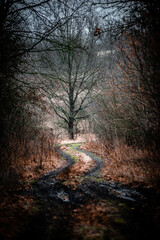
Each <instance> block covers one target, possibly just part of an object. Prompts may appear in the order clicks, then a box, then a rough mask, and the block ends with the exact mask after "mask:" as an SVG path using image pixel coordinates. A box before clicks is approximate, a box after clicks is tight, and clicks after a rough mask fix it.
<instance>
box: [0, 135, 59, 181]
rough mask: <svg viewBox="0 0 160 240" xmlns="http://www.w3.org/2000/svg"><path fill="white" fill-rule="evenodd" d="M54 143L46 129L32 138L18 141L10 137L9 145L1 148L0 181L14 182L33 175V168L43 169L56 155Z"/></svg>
mask: <svg viewBox="0 0 160 240" xmlns="http://www.w3.org/2000/svg"><path fill="white" fill-rule="evenodd" d="M55 143H56V139H55V137H54V136H53V135H52V134H50V133H49V132H47V131H46V132H42V133H40V134H39V135H38V136H37V137H36V138H35V139H34V140H28V139H27V138H26V139H23V141H20V140H19V139H17V138H16V137H12V139H10V142H9V145H8V146H6V147H5V148H4V147H3V148H1V161H0V183H1V184H3V185H5V184H9V185H10V184H12V183H13V184H15V183H16V182H17V181H18V180H19V179H20V178H21V177H23V176H25V177H27V176H33V175H34V173H33V172H34V171H35V170H38V169H43V167H44V166H45V164H46V162H47V161H50V159H51V157H52V158H53V156H55V157H56V155H57V153H56V152H55V150H54V148H53V145H54V144H55Z"/></svg>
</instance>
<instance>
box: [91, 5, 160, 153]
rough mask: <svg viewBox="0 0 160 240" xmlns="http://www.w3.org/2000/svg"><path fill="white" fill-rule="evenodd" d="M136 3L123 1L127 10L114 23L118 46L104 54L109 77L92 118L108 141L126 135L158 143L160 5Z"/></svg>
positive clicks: (138, 141) (132, 139)
mask: <svg viewBox="0 0 160 240" xmlns="http://www.w3.org/2000/svg"><path fill="white" fill-rule="evenodd" d="M126 2H127V1H126ZM128 4H129V3H128ZM131 4H133V5H132V8H130V9H129V5H126V7H124V6H123V10H126V15H125V16H124V17H123V19H121V21H119V22H117V26H119V31H118V30H117V28H114V29H113V35H114V51H112V52H110V53H109V55H108V56H106V57H105V58H104V61H105V62H106V65H105V64H104V65H103V68H104V78H105V81H104V84H103V86H102V88H101V93H100V94H99V97H98V98H97V101H96V102H95V103H94V109H95V113H96V114H95V115H94V117H93V118H92V120H93V121H94V123H95V126H96V127H95V129H96V132H97V133H98V134H99V136H100V137H101V138H103V139H104V141H107V140H109V141H110V142H111V143H112V144H114V141H115V140H116V139H122V140H124V142H127V143H128V144H133V145H134V144H135V145H138V146H142V145H145V146H147V147H150V146H151V145H152V146H153V145H154V146H156V147H157V149H158V148H159V143H160V142H159V133H160V121H159V119H160V117H159V116H160V106H159V104H160V99H159V87H160V86H159V84H160V83H159V77H160V72H159V69H160V66H159V63H160V59H159V56H160V47H159V40H160V34H159V24H160V5H159V3H158V2H157V1H153V2H152V3H151V2H142V1H137V2H132V3H131ZM121 10H122V8H121ZM128 12H129V15H128V14H127V13H128ZM114 27H115V25H114ZM115 29H116V30H115ZM113 35H112V36H113ZM108 61H112V65H110V64H108ZM93 125H94V124H93Z"/></svg>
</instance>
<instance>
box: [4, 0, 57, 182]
mask: <svg viewBox="0 0 160 240" xmlns="http://www.w3.org/2000/svg"><path fill="white" fill-rule="evenodd" d="M41 3H43V1H41ZM41 3H40V2H39V3H38V6H40V5H41ZM36 6H37V3H36V2H34V4H32V5H30V4H29V3H28V2H25V1H11V0H2V1H0V130H1V133H0V184H2V183H7V182H9V183H11V182H15V181H17V180H18V178H19V177H20V175H21V174H22V172H23V169H24V166H25V165H26V164H27V161H28V160H29V159H33V161H37V165H40V166H42V157H43V156H44V154H45V153H46V152H49V151H48V148H50V145H51V141H54V139H53V136H52V135H51V134H49V133H46V132H44V131H42V130H41V128H42V124H43V110H44V109H45V102H44V100H43V99H42V97H41V95H40V92H38V91H37V89H36V88H35V87H34V86H33V85H32V78H31V77H28V76H27V74H26V72H27V71H28V58H29V51H30V49H33V46H34V43H33V41H31V40H30V38H29V36H31V29H30V28H29V22H28V15H30V11H31V10H32V9H34V10H35V7H36ZM23 10H26V12H25V11H23ZM26 36H28V37H26ZM34 37H35V36H34ZM33 39H34V38H33ZM38 161H39V162H38Z"/></svg>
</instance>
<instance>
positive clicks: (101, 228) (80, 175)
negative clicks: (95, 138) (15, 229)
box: [14, 145, 158, 240]
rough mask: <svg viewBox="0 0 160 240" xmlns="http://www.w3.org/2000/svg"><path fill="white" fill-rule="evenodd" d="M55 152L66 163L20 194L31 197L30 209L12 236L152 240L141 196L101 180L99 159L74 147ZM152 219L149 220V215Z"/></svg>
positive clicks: (53, 239) (26, 239) (28, 239)
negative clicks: (22, 224)
mask: <svg viewBox="0 0 160 240" xmlns="http://www.w3.org/2000/svg"><path fill="white" fill-rule="evenodd" d="M57 151H58V152H59V154H60V155H61V156H62V158H63V159H64V166H63V167H61V168H59V169H57V170H55V171H51V172H49V173H47V174H45V175H43V176H41V177H40V178H39V179H38V180H37V181H36V182H34V183H33V185H32V188H31V189H29V190H28V191H25V192H23V193H22V192H21V194H22V195H23V196H24V195H28V196H32V197H33V199H34V200H33V204H32V211H31V212H34V213H32V214H31V215H30V216H29V217H28V216H27V217H26V219H27V220H26V226H25V228H24V229H23V231H22V232H21V233H19V234H18V235H17V238H14V240H20V239H23V240H32V239H35V238H38V239H39V240H41V239H43V240H44V239H47V240H57V239H62V240H99V239H102V240H105V239H108V240H112V239H121V240H122V239H123V240H125V239H151V238H154V237H153V235H155V236H156V237H157V236H158V232H156V230H155V228H154V227H155V226H154V224H150V221H148V219H149V218H148V216H149V215H147V214H146V210H147V209H146V208H145V201H146V200H145V198H144V197H143V195H142V194H140V193H139V192H137V191H136V190H134V189H129V188H127V187H126V186H121V185H119V184H118V183H117V184H116V183H112V182H106V181H104V179H101V178H100V172H101V170H102V169H103V165H104V163H103V160H102V159H100V158H99V157H98V156H95V155H94V154H92V153H90V152H88V151H85V150H83V149H80V148H79V147H77V146H75V145H67V147H66V145H63V146H61V147H60V148H59V149H58V148H57ZM149 220H150V219H149Z"/></svg>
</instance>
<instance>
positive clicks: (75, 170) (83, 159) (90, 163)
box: [57, 146, 95, 189]
mask: <svg viewBox="0 0 160 240" xmlns="http://www.w3.org/2000/svg"><path fill="white" fill-rule="evenodd" d="M61 150H63V151H64V152H66V153H67V154H69V155H70V156H71V157H72V158H73V159H74V162H75V163H74V164H73V166H71V167H70V168H68V169H67V171H64V172H62V173H61V174H60V175H58V177H57V178H58V179H61V180H63V181H64V184H65V185H66V186H69V187H72V188H74V189H75V188H76V186H77V185H79V182H80V179H81V177H82V176H83V174H84V173H85V172H87V171H88V170H90V169H91V168H93V167H94V166H95V162H94V160H93V159H91V158H90V157H89V156H86V154H84V153H81V152H78V151H76V150H74V149H72V148H70V147H69V146H61Z"/></svg>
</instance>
